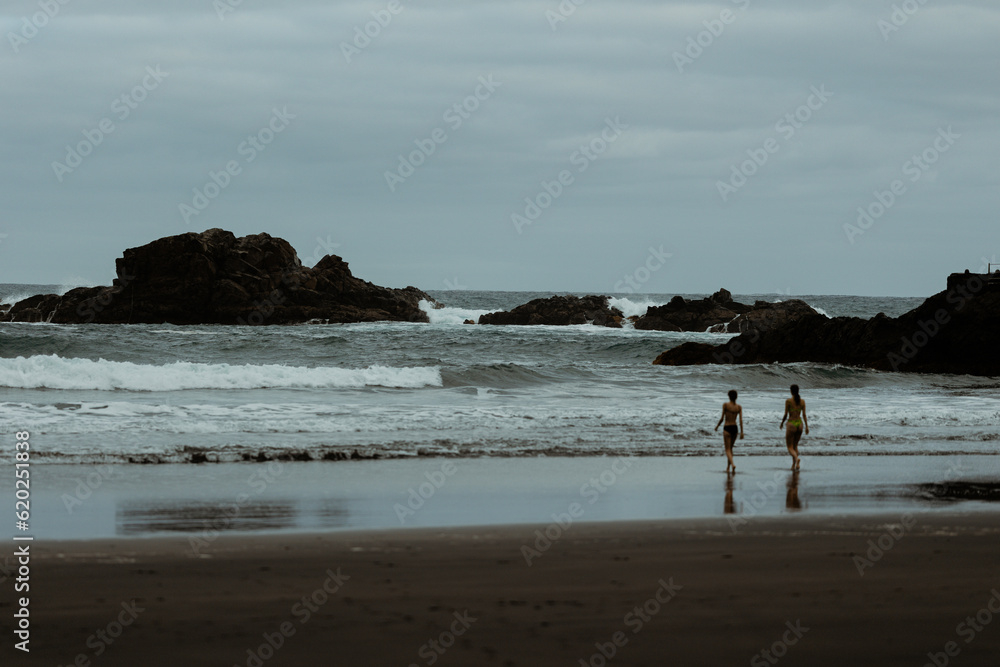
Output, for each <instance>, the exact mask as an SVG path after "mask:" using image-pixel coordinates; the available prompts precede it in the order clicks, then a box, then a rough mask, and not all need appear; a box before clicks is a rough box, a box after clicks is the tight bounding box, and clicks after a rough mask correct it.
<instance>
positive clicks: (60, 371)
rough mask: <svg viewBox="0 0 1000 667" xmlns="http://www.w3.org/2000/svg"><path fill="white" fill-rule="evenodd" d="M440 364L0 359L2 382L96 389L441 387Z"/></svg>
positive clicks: (54, 357) (49, 357)
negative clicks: (361, 365) (158, 363)
mask: <svg viewBox="0 0 1000 667" xmlns="http://www.w3.org/2000/svg"><path fill="white" fill-rule="evenodd" d="M441 384H442V381H441V370H440V368H438V367H429V366H424V367H402V368H394V367H390V366H369V367H368V368H340V367H330V366H320V367H313V368H309V367H305V366H282V365H277V364H263V365H254V364H244V365H239V366H237V365H230V364H203V363H194V362H188V361H178V362H174V363H172V364H164V365H161V366H155V365H148V364H134V363H132V362H128V361H107V360H105V359H99V360H97V361H94V360H92V359H64V358H63V357H60V356H57V355H54V354H53V355H47V356H45V355H36V356H31V357H16V358H14V359H0V387H13V388H17V389H78V390H97V391H115V390H125V391H181V390H184V389H265V388H310V389H358V388H362V387H392V388H399V389H418V388H421V387H440V386H441Z"/></svg>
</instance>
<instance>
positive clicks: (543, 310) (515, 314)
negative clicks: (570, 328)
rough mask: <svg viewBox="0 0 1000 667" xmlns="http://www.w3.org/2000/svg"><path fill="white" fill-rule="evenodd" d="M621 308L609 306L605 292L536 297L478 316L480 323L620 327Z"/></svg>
mask: <svg viewBox="0 0 1000 667" xmlns="http://www.w3.org/2000/svg"><path fill="white" fill-rule="evenodd" d="M621 322H622V312H621V311H620V310H618V309H617V308H610V307H608V297H606V296H585V297H576V296H552V297H549V298H547V299H534V300H532V301H529V302H528V303H525V304H523V305H520V306H518V307H517V308H514V309H513V310H509V311H500V312H497V313H487V314H485V315H480V316H479V323H480V324H551V325H561V326H566V325H570V324H594V325H597V326H602V327H618V328H620V327H621V325H622V324H621Z"/></svg>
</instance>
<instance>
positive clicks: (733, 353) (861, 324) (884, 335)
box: [653, 274, 1000, 375]
mask: <svg viewBox="0 0 1000 667" xmlns="http://www.w3.org/2000/svg"><path fill="white" fill-rule="evenodd" d="M957 275H958V276H960V277H957V278H956V276H952V277H951V278H950V279H949V283H948V284H949V286H950V287H949V289H948V290H946V291H944V292H940V293H938V294H935V295H934V296H932V297H930V298H929V299H927V300H926V301H924V303H923V304H921V305H920V306H918V307H917V308H915V309H913V310H911V311H910V312H908V313H905V314H904V315H901V316H900V317H896V318H890V317H886V316H885V315H884V314H882V313H879V314H878V315H876V316H875V317H873V318H872V319H870V320H864V319H861V318H857V317H835V318H833V319H829V318H826V317H823V316H822V315H808V314H807V315H805V316H803V317H800V318H799V319H795V320H792V321H790V322H787V323H785V324H783V325H780V326H778V327H777V328H775V329H772V330H770V331H763V332H762V331H760V330H757V329H752V330H749V331H747V332H745V333H742V334H740V335H739V336H736V337H735V338H733V339H732V340H731V341H729V342H728V343H726V344H724V345H717V346H710V345H706V344H704V343H684V344H683V345H680V346H678V347H675V348H673V349H671V350H667V351H666V352H664V353H663V354H661V355H660V356H659V357H657V358H656V361H654V362H653V363H656V364H666V365H691V364H711V363H736V364H759V363H774V362H780V363H789V362H800V361H810V362H818V363H830V364H843V365H849V366H862V367H867V368H874V369H878V370H888V371H913V372H921V373H968V374H971V375H1000V347H998V346H997V342H998V340H1000V285H997V284H990V283H989V282H988V279H987V277H986V276H979V275H976V274H957Z"/></svg>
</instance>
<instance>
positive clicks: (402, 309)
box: [0, 229, 434, 324]
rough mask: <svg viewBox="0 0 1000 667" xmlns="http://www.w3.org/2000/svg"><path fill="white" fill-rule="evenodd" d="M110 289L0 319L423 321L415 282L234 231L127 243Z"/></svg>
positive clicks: (33, 301)
mask: <svg viewBox="0 0 1000 667" xmlns="http://www.w3.org/2000/svg"><path fill="white" fill-rule="evenodd" d="M116 271H117V274H118V277H117V278H116V279H115V281H114V284H113V285H112V286H110V287H79V288H76V289H73V290H70V291H68V292H66V293H65V294H63V295H61V296H60V295H56V294H43V295H38V296H33V297H30V298H28V299H24V300H22V301H19V302H18V303H16V304H14V305H13V307H11V309H10V310H9V311H8V312H7V313H6V314H4V315H2V316H0V320H5V321H14V322H39V321H48V322H58V323H81V322H83V323H85V322H97V323H106V324H111V323H117V324H123V323H157V324H158V323H171V324H286V323H296V322H307V321H310V320H318V321H323V322H331V323H335V322H336V323H340V322H370V321H377V320H394V321H402V322H426V321H427V315H426V313H424V312H423V311H422V310H421V309H420V308H419V305H418V304H419V302H420V301H421V300H424V299H425V300H427V301H430V302H431V303H434V300H433V299H432V298H431V297H430V296H428V295H427V294H425V293H424V292H421V291H420V290H418V289H417V288H415V287H407V288H406V289H388V288H385V287H379V286H377V285H373V284H372V283H369V282H366V281H364V280H361V279H360V278H355V277H354V276H353V275H351V271H350V269H349V268H348V266H347V263H346V262H345V261H344V260H343V259H341V258H340V257H337V256H336V255H327V256H326V257H324V258H323V259H322V260H320V261H319V263H318V264H317V265H316V266H315V267H313V268H306V267H303V266H302V263H301V262H300V261H299V258H298V256H297V255H296V254H295V250H294V249H293V248H292V246H291V245H289V243H288V242H287V241H285V240H284V239H280V238H274V237H272V236H270V235H268V234H254V235H251V236H244V237H241V238H236V236H235V235H233V234H232V232H227V231H224V230H221V229H210V230H208V231H206V232H202V233H200V234H198V233H193V232H191V233H187V234H181V235H178V236H169V237H166V238H162V239H158V240H156V241H153V242H152V243H149V244H146V245H144V246H141V247H138V248H129V249H128V250H126V251H125V252H124V254H123V255H122V257H121V258H120V259H118V260H117V261H116Z"/></svg>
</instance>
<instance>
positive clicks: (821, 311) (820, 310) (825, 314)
mask: <svg viewBox="0 0 1000 667" xmlns="http://www.w3.org/2000/svg"><path fill="white" fill-rule="evenodd" d="M812 309H813V310H815V311H816V312H817V313H819V314H820V315H822V316H823V317H830V313H828V312H826V311H825V310H823V309H822V308H820V307H819V306H812Z"/></svg>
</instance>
